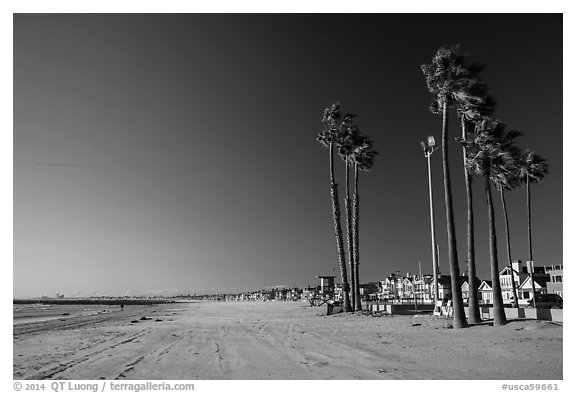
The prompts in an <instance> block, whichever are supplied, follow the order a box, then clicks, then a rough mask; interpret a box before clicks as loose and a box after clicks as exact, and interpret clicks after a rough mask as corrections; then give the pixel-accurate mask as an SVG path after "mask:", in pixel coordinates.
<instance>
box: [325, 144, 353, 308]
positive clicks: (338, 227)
mask: <svg viewBox="0 0 576 393" xmlns="http://www.w3.org/2000/svg"><path fill="white" fill-rule="evenodd" d="M330 194H331V195H332V211H333V217H334V233H335V235H336V246H337V247H338V262H339V265H340V275H341V277H342V292H343V298H344V311H345V312H350V311H351V307H350V296H349V292H350V285H349V284H348V274H347V271H346V255H345V253H344V239H343V237H342V224H341V215H340V202H339V200H338V184H336V182H335V181H334V143H330Z"/></svg>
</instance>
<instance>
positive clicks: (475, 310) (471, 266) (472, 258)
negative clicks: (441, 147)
mask: <svg viewBox="0 0 576 393" xmlns="http://www.w3.org/2000/svg"><path fill="white" fill-rule="evenodd" d="M461 124H462V139H463V140H465V139H466V120H465V119H464V116H462V118H461ZM462 151H463V156H464V181H465V183H466V201H467V202H468V217H467V230H468V231H467V232H468V322H470V323H480V322H481V321H482V318H481V317H480V306H479V303H478V286H477V285H476V284H477V282H476V255H475V254H476V253H475V250H474V204H473V200H472V177H471V176H470V174H469V173H468V170H467V169H466V148H465V147H463V148H462Z"/></svg>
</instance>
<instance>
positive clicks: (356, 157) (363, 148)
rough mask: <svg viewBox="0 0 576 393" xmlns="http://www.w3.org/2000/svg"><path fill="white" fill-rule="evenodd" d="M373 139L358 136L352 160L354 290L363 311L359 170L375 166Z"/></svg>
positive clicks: (359, 308)
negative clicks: (361, 294)
mask: <svg viewBox="0 0 576 393" xmlns="http://www.w3.org/2000/svg"><path fill="white" fill-rule="evenodd" d="M372 144H373V143H372V139H370V137H368V136H367V135H364V134H360V133H358V134H357V139H356V140H355V141H354V146H356V147H355V148H354V151H353V153H352V160H353V161H354V206H353V212H354V214H353V222H354V225H353V227H352V228H353V238H354V266H353V271H354V280H356V282H355V284H354V288H355V290H356V294H355V299H356V310H361V309H362V302H361V298H360V271H359V270H360V268H359V265H360V236H359V220H360V195H359V194H358V178H359V175H360V174H359V173H358V170H361V171H365V172H367V171H369V170H370V169H371V168H372V166H373V165H374V157H375V156H376V155H377V154H378V152H377V151H376V150H373V149H372Z"/></svg>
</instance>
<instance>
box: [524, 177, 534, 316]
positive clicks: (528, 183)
mask: <svg viewBox="0 0 576 393" xmlns="http://www.w3.org/2000/svg"><path fill="white" fill-rule="evenodd" d="M526 199H527V201H526V207H527V209H528V260H529V261H532V273H531V274H530V281H532V306H533V307H534V309H536V285H535V284H534V273H533V272H534V260H533V259H532V217H531V216H532V214H531V213H532V211H531V209H530V176H528V175H526Z"/></svg>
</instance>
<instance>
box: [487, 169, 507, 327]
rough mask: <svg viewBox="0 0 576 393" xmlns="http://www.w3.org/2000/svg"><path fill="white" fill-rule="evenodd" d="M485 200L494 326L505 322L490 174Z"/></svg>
mask: <svg viewBox="0 0 576 393" xmlns="http://www.w3.org/2000/svg"><path fill="white" fill-rule="evenodd" d="M485 187H486V201H487V202H488V235H489V239H490V272H491V276H492V296H493V298H494V299H493V303H494V306H493V307H494V326H502V325H505V324H506V314H505V313H504V302H503V301H502V290H501V288H500V271H499V270H498V245H497V243H496V225H495V222H494V203H493V201H492V190H491V188H490V176H486V180H485Z"/></svg>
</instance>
